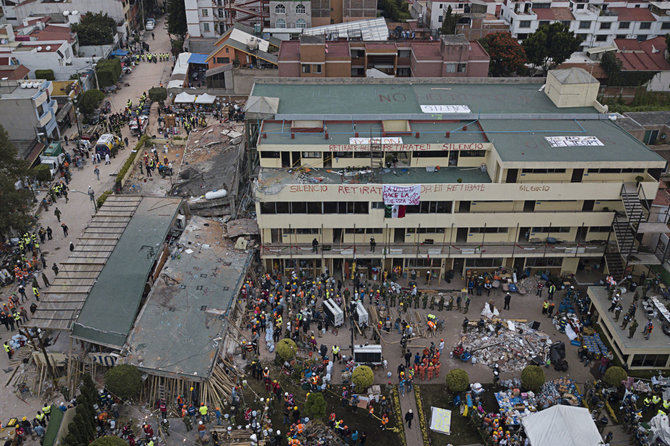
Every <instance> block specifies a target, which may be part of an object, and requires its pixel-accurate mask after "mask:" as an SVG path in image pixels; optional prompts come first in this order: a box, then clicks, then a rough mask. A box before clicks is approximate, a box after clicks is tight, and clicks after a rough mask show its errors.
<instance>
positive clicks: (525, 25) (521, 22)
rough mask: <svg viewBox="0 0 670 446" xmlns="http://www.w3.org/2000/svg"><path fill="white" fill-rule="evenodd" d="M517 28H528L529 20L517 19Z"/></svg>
mask: <svg viewBox="0 0 670 446" xmlns="http://www.w3.org/2000/svg"><path fill="white" fill-rule="evenodd" d="M519 28H530V20H519Z"/></svg>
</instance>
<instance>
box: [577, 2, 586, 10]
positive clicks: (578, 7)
mask: <svg viewBox="0 0 670 446" xmlns="http://www.w3.org/2000/svg"><path fill="white" fill-rule="evenodd" d="M584 6H586V5H584V3H580V4H578V5H577V9H584Z"/></svg>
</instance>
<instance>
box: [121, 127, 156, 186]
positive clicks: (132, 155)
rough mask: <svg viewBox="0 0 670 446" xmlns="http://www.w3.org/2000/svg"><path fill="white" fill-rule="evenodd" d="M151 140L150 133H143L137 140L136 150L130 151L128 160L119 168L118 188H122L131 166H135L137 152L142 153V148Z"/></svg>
mask: <svg viewBox="0 0 670 446" xmlns="http://www.w3.org/2000/svg"><path fill="white" fill-rule="evenodd" d="M150 142H151V137H150V136H149V135H146V134H144V135H142V137H141V138H140V140H139V141H137V145H135V150H134V151H132V152H130V155H129V156H128V158H126V161H125V162H124V163H123V166H121V169H120V170H119V173H118V174H116V189H117V190H121V182H122V181H123V178H124V177H125V176H126V174H127V173H128V171H129V170H130V168H131V167H132V166H133V163H134V162H135V158H137V154H138V153H140V151H141V150H142V147H144V146H145V144H148V143H150Z"/></svg>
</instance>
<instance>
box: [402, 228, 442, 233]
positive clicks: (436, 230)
mask: <svg viewBox="0 0 670 446" xmlns="http://www.w3.org/2000/svg"><path fill="white" fill-rule="evenodd" d="M407 234H444V228H407Z"/></svg>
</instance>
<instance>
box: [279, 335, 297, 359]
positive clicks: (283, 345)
mask: <svg viewBox="0 0 670 446" xmlns="http://www.w3.org/2000/svg"><path fill="white" fill-rule="evenodd" d="M297 351H298V346H297V345H296V344H295V342H294V341H293V339H288V338H286V339H282V340H281V341H279V342H277V356H279V358H281V360H282V361H290V360H292V359H293V358H295V352H297Z"/></svg>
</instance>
